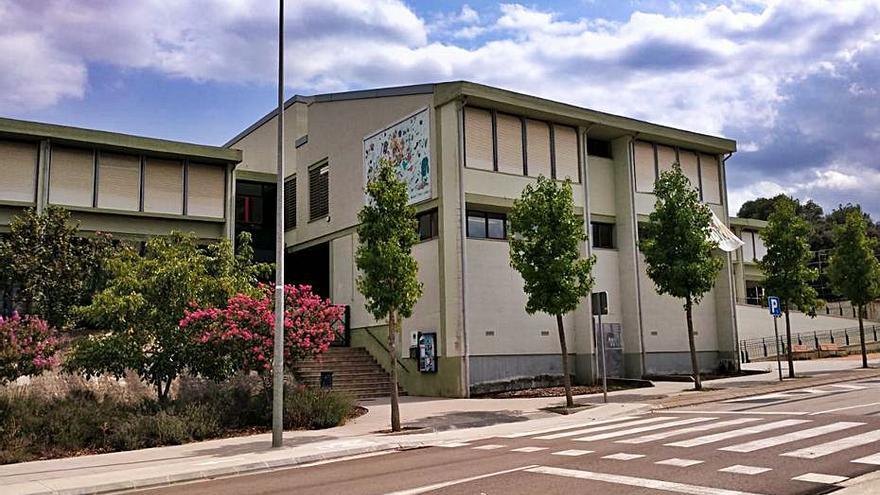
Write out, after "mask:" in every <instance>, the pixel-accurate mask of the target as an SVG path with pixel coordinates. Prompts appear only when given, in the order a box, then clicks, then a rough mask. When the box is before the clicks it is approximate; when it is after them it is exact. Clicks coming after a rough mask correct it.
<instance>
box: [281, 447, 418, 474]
mask: <svg viewBox="0 0 880 495" xmlns="http://www.w3.org/2000/svg"><path fill="white" fill-rule="evenodd" d="M400 452H403V451H402V450H380V451H378V452H367V453H364V454H355V455H349V456H345V457H337V458H336V459H324V460H322V461H315V462H309V463H306V464H297V465H296V466H292V468H293V469H302V468H309V467H315V466H323V465H325V464H334V463H337V462H345V461H353V460H357V459H367V458H370V457H379V456H383V455H388V454H396V453H400Z"/></svg>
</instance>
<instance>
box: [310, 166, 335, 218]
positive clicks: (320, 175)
mask: <svg viewBox="0 0 880 495" xmlns="http://www.w3.org/2000/svg"><path fill="white" fill-rule="evenodd" d="M328 214H330V165H326V164H325V165H321V166H318V167H314V168H312V169H311V170H309V220H310V221H311V220H316V219H318V218H321V217H325V216H327V215H328Z"/></svg>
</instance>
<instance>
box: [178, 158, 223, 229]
mask: <svg viewBox="0 0 880 495" xmlns="http://www.w3.org/2000/svg"><path fill="white" fill-rule="evenodd" d="M188 170H189V171H188V177H189V178H188V179H187V192H186V194H187V200H186V214H187V215H194V216H200V217H213V218H223V216H224V214H223V206H224V205H225V203H226V201H225V199H224V197H225V195H226V170H225V169H224V168H223V167H222V166H218V165H208V164H202V163H190V164H189V166H188Z"/></svg>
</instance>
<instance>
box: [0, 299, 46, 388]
mask: <svg viewBox="0 0 880 495" xmlns="http://www.w3.org/2000/svg"><path fill="white" fill-rule="evenodd" d="M57 353H58V337H57V332H56V330H55V329H54V328H52V327H50V326H49V324H48V323H46V321H45V320H43V319H41V318H38V317H36V316H24V317H21V316H19V315H18V313H13V314H12V316H10V317H8V318H4V317H2V316H0V383H6V382H9V381H13V380H15V379H17V378H18V377H20V376H28V375H38V374H40V373H42V372H43V371H45V370H47V369H50V368H52V367H53V366H55V365H56V364H58V359H57V357H56V354H57Z"/></svg>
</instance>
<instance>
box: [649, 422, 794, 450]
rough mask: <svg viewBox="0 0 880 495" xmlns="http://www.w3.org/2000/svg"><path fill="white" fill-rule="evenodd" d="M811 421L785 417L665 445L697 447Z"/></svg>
mask: <svg viewBox="0 0 880 495" xmlns="http://www.w3.org/2000/svg"><path fill="white" fill-rule="evenodd" d="M809 422H810V420H808V419H784V420H782V421H774V422H772V423H765V424H762V425H755V426H748V427H746V428H740V429H738V430H731V431H723V432H721V433H715V434H712V435H706V436H702V437H696V438H691V439H689V440H682V441H680V442H673V443H667V444H665V445H666V446H667V447H696V446H697V445H705V444H707V443H714V442H720V441H722V440H727V439H729V438H736V437H743V436H746V435H754V434H755V433H763V432H765V431H770V430H775V429H777V428H785V427H788V426H795V425H799V424H803V423H809Z"/></svg>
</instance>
